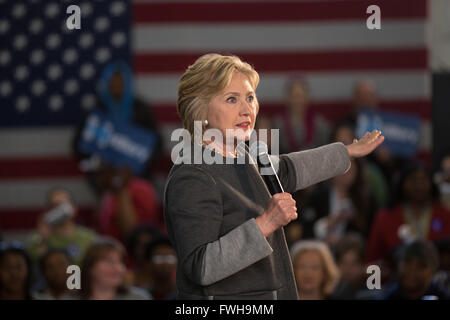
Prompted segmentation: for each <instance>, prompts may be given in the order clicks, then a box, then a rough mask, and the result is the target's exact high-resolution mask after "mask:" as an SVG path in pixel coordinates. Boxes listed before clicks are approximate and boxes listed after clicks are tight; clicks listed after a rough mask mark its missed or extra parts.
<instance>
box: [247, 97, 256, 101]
mask: <svg viewBox="0 0 450 320" xmlns="http://www.w3.org/2000/svg"><path fill="white" fill-rule="evenodd" d="M253 99H255V98H254V97H253V96H248V98H247V101H248V102H252V101H253Z"/></svg>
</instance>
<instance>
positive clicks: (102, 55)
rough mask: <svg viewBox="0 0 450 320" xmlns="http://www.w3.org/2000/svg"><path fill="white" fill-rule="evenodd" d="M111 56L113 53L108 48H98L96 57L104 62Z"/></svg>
mask: <svg viewBox="0 0 450 320" xmlns="http://www.w3.org/2000/svg"><path fill="white" fill-rule="evenodd" d="M110 57H111V53H110V51H109V49H108V48H105V47H103V48H100V49H98V50H97V53H96V55H95V59H96V60H97V61H98V62H100V63H104V62H105V61H106V60H108V59H109V58H110Z"/></svg>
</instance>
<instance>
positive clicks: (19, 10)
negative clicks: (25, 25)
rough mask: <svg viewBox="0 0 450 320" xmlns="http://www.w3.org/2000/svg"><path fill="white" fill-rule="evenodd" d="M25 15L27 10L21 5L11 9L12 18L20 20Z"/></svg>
mask: <svg viewBox="0 0 450 320" xmlns="http://www.w3.org/2000/svg"><path fill="white" fill-rule="evenodd" d="M26 13H27V8H26V7H25V5H23V4H22V3H19V4H16V5H15V6H14V8H13V9H12V15H13V17H14V18H16V19H19V18H22V17H23V16H24V15H25V14H26Z"/></svg>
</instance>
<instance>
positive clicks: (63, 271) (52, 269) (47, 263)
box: [33, 249, 71, 300]
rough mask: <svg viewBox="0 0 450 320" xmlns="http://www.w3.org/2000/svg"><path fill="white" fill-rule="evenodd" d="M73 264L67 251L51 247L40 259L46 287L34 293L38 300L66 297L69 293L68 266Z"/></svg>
mask: <svg viewBox="0 0 450 320" xmlns="http://www.w3.org/2000/svg"><path fill="white" fill-rule="evenodd" d="M69 265H71V262H70V259H69V256H68V254H67V252H66V251H64V250H61V249H50V250H48V251H47V253H45V254H44V256H43V257H42V258H41V261H40V269H41V274H42V276H43V277H44V280H45V284H46V286H45V288H43V289H42V290H39V291H36V292H34V293H33V297H34V299H36V300H57V299H65V298H67V295H68V294H69V292H70V291H69V288H68V287H67V276H68V274H67V268H68V267H69Z"/></svg>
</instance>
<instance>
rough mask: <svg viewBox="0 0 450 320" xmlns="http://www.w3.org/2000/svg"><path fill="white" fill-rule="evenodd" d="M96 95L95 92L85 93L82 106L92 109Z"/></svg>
mask: <svg viewBox="0 0 450 320" xmlns="http://www.w3.org/2000/svg"><path fill="white" fill-rule="evenodd" d="M95 101H96V99H95V96H94V95H93V94H85V95H84V96H83V97H82V98H81V106H82V107H83V108H84V109H86V110H89V109H92V108H93V107H94V106H95Z"/></svg>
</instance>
